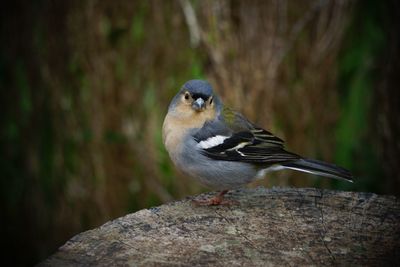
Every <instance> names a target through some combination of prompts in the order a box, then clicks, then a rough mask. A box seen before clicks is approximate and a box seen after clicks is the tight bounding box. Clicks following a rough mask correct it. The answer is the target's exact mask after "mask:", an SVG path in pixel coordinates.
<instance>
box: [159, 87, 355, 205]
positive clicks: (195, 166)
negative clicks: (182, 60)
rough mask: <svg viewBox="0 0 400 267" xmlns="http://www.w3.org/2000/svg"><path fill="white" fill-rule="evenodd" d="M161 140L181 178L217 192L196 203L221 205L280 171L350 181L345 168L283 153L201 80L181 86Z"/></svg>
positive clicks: (278, 141)
mask: <svg viewBox="0 0 400 267" xmlns="http://www.w3.org/2000/svg"><path fill="white" fill-rule="evenodd" d="M163 141H164V144H165V147H166V149H167V151H168V153H169V155H170V158H171V159H172V161H173V162H174V164H175V165H176V167H177V168H178V169H179V170H180V171H182V172H183V174H185V175H188V176H191V177H194V178H196V179H197V180H199V181H200V182H201V183H202V184H204V185H205V186H207V187H210V188H213V189H217V190H222V191H221V192H220V193H219V194H218V195H217V196H215V197H213V198H211V199H208V200H203V201H201V203H200V204H206V205H218V204H223V203H225V201H224V200H223V195H224V194H225V193H226V192H227V191H228V190H230V189H234V188H237V187H240V186H242V185H245V184H247V183H250V182H252V181H254V180H255V179H257V178H262V177H263V175H264V174H265V173H266V172H269V171H277V170H281V169H292V170H296V171H302V172H307V173H312V174H316V175H321V176H326V177H330V178H335V179H341V180H346V181H349V182H352V175H351V173H350V172H349V171H348V170H346V169H343V168H341V167H338V166H336V165H333V164H330V163H326V162H322V161H317V160H313V159H307V158H303V157H301V156H299V155H297V154H295V153H292V152H288V151H286V150H285V149H284V142H283V140H282V139H280V138H278V137H276V136H274V135H273V134H272V133H270V132H268V131H266V130H264V129H262V128H260V127H258V126H256V125H255V124H253V123H252V122H250V121H249V120H247V119H246V118H245V117H244V116H243V115H242V114H240V113H238V112H235V111H233V110H231V109H229V108H227V107H224V106H223V104H222V102H221V100H220V98H219V97H218V96H217V95H216V94H215V93H214V92H213V89H212V87H211V85H210V84H209V83H208V82H206V81H202V80H191V81H188V82H186V83H185V84H184V85H183V87H182V88H181V89H180V91H179V92H178V94H177V95H176V96H175V97H174V98H173V99H172V101H171V103H170V105H169V108H168V113H167V115H166V117H165V120H164V124H163Z"/></svg>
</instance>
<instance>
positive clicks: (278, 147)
mask: <svg viewBox="0 0 400 267" xmlns="http://www.w3.org/2000/svg"><path fill="white" fill-rule="evenodd" d="M194 138H195V140H196V141H197V146H198V148H200V149H201V151H202V153H203V154H204V155H206V156H207V157H209V158H212V159H216V160H227V161H240V162H248V163H254V164H261V165H272V164H278V163H285V162H290V161H293V160H297V159H299V158H300V156H298V155H296V154H293V153H290V152H287V151H286V150H285V149H284V147H283V144H284V142H283V140H282V139H280V138H278V137H276V136H274V135H273V134H272V133H270V132H268V131H266V130H264V129H262V128H259V127H257V126H255V125H254V124H252V123H251V122H249V121H248V120H247V119H246V118H244V117H243V115H241V114H240V113H237V112H234V111H231V110H229V109H224V110H223V112H221V114H220V116H219V117H218V118H217V119H216V120H214V121H208V122H206V123H205V124H204V126H203V127H202V128H201V129H199V130H198V131H197V132H196V133H195V134H194Z"/></svg>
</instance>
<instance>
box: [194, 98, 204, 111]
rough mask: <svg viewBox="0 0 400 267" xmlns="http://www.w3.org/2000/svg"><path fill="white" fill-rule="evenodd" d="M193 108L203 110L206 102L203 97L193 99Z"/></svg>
mask: <svg viewBox="0 0 400 267" xmlns="http://www.w3.org/2000/svg"><path fill="white" fill-rule="evenodd" d="M192 108H193V109H194V110H196V111H202V110H203V109H204V108H205V102H204V100H203V98H201V97H199V98H197V99H196V100H195V101H193V103H192Z"/></svg>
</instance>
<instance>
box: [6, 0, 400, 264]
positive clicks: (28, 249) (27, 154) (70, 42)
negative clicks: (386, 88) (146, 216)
mask: <svg viewBox="0 0 400 267" xmlns="http://www.w3.org/2000/svg"><path fill="white" fill-rule="evenodd" d="M181 3H182V1H133V2H128V1H115V2H101V3H100V2H92V1H68V2H64V3H55V2H53V1H46V0H40V1H31V2H29V3H22V1H16V2H15V3H13V4H10V5H9V6H7V8H4V9H3V10H2V11H1V13H2V16H1V20H2V23H1V24H0V27H1V32H0V37H1V38H2V40H1V42H0V47H1V51H0V87H1V100H0V101H1V106H2V117H1V121H0V125H1V133H0V148H1V154H0V170H1V172H2V175H1V177H0V190H1V203H2V204H3V208H2V211H3V213H4V214H3V216H2V218H5V219H3V220H2V223H3V225H2V227H1V230H2V236H3V240H4V241H5V242H3V243H4V244H3V247H2V251H3V252H5V253H6V254H7V255H8V258H7V260H11V261H12V262H13V263H14V264H15V265H32V264H34V263H36V262H38V261H39V260H41V259H43V258H44V257H46V256H47V255H49V253H51V252H53V251H54V250H55V249H56V248H57V247H59V246H60V245H62V243H63V242H65V241H66V240H67V239H68V238H70V237H71V236H72V235H74V234H76V233H78V232H80V231H83V230H86V229H89V228H92V227H95V226H98V225H100V224H102V223H104V222H105V221H107V220H109V219H112V218H115V217H117V216H121V215H123V214H126V213H128V212H133V211H136V210H139V209H142V208H145V207H149V206H154V205H158V204H160V203H163V202H166V201H171V200H173V199H179V198H182V197H184V196H187V195H190V194H195V193H198V192H201V191H204V190H207V189H205V188H203V187H201V186H199V185H198V184H197V183H195V182H194V181H192V180H189V179H187V177H184V176H182V175H181V174H179V173H177V172H176V171H175V169H174V167H173V166H172V165H171V161H170V159H169V157H168V154H167V152H166V151H165V149H164V146H163V144H162V137H161V127H162V122H163V118H164V115H165V113H166V110H167V107H168V103H169V101H170V100H171V98H172V97H173V96H174V95H175V93H176V92H177V90H178V89H179V88H180V86H181V85H182V84H183V83H184V82H185V81H186V80H189V79H193V78H199V79H208V80H210V81H211V82H212V83H213V85H214V86H215V88H216V90H217V91H218V92H219V93H220V94H221V95H222V97H223V99H224V101H225V102H226V103H227V104H229V105H231V106H234V107H236V108H237V109H239V110H240V111H241V112H243V113H245V114H246V115H247V116H248V117H250V118H251V119H252V120H254V121H256V122H257V123H258V124H259V125H260V126H263V127H265V128H268V129H271V130H272V131H273V132H275V133H276V134H277V135H278V136H280V137H282V138H284V139H287V141H288V146H289V148H290V149H291V150H294V151H295V152H298V153H299V154H304V155H307V156H309V157H316V158H320V159H324V160H327V161H334V162H336V163H337V164H339V165H343V166H346V167H348V168H349V169H351V170H352V171H353V173H354V174H355V176H356V177H357V181H356V183H354V184H353V185H349V184H345V183H343V182H336V181H332V180H328V179H316V178H310V176H309V175H304V174H299V173H294V172H282V173H277V174H275V175H272V176H271V177H268V178H270V179H265V180H264V181H262V182H258V183H257V184H260V183H261V184H263V185H266V186H273V185H282V186H288V185H289V186H292V185H294V186H319V187H325V188H333V189H346V190H362V191H371V192H379V193H397V194H398V193H399V191H398V190H399V189H390V188H389V189H388V187H385V186H384V184H383V183H382V181H383V180H388V181H389V180H390V179H396V177H388V176H386V175H385V173H384V172H383V167H382V166H385V162H384V161H383V160H382V156H381V154H380V153H381V151H380V141H379V140H380V139H379V138H376V137H377V136H379V135H381V132H379V131H377V129H376V128H374V126H373V125H374V124H373V123H369V122H371V121H372V120H375V119H376V118H375V117H374V116H372V115H371V113H372V112H373V107H374V106H375V105H377V104H376V102H375V101H376V98H375V93H376V92H375V91H376V84H377V81H379V79H381V76H382V75H383V74H382V73H381V72H379V71H378V70H377V69H378V67H377V65H378V64H380V63H379V62H380V61H379V59H380V58H381V56H382V52H383V51H384V50H385V48H386V46H387V44H386V43H385V41H386V39H387V38H386V34H387V33H386V32H385V31H384V30H383V25H384V20H383V16H384V13H385V10H387V8H385V5H384V4H383V3H380V2H375V1H358V2H357V3H354V2H352V1H343V2H340V1H339V2H330V1H319V2H318V3H317V5H316V4H315V3H314V2H313V1H305V2H302V3H297V2H287V1H275V2H273V1H256V2H254V3H252V4H248V2H247V1H242V2H241V1H229V0H219V1H194V2H193V1H191V3H192V4H193V7H194V11H195V13H196V14H197V16H198V21H199V25H200V26H201V28H202V32H201V42H200V44H199V46H196V47H194V46H192V45H191V44H190V42H189V40H190V35H191V34H193V33H192V32H191V31H192V30H191V29H190V27H188V25H187V23H186V20H185V16H184V14H183V11H182V7H181ZM386 23H387V22H386ZM343 36H344V37H343ZM245 103H251V105H246V104H245ZM383 104H387V103H383ZM253 186H254V185H253ZM21 254H24V255H23V257H22V256H21Z"/></svg>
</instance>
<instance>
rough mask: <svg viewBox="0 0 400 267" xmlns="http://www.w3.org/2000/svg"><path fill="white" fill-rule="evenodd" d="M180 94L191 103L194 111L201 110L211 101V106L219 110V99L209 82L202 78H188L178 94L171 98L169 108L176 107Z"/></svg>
mask: <svg viewBox="0 0 400 267" xmlns="http://www.w3.org/2000/svg"><path fill="white" fill-rule="evenodd" d="M182 96H183V97H184V98H186V99H188V100H189V101H191V103H192V105H191V106H192V108H193V109H194V110H196V111H202V110H204V108H205V107H206V105H207V103H208V104H211V103H212V102H214V103H213V106H214V107H215V108H216V109H217V110H220V107H221V101H220V99H219V97H218V96H217V95H215V93H214V91H213V88H212V86H211V84H209V83H208V82H207V81H204V80H190V81H187V82H186V83H185V84H184V85H183V86H182V88H181V89H180V90H179V92H178V94H177V95H176V96H175V97H174V98H173V99H172V101H171V104H170V105H169V110H171V109H173V108H175V107H176V105H177V104H178V102H179V101H180V99H181V98H182Z"/></svg>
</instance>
